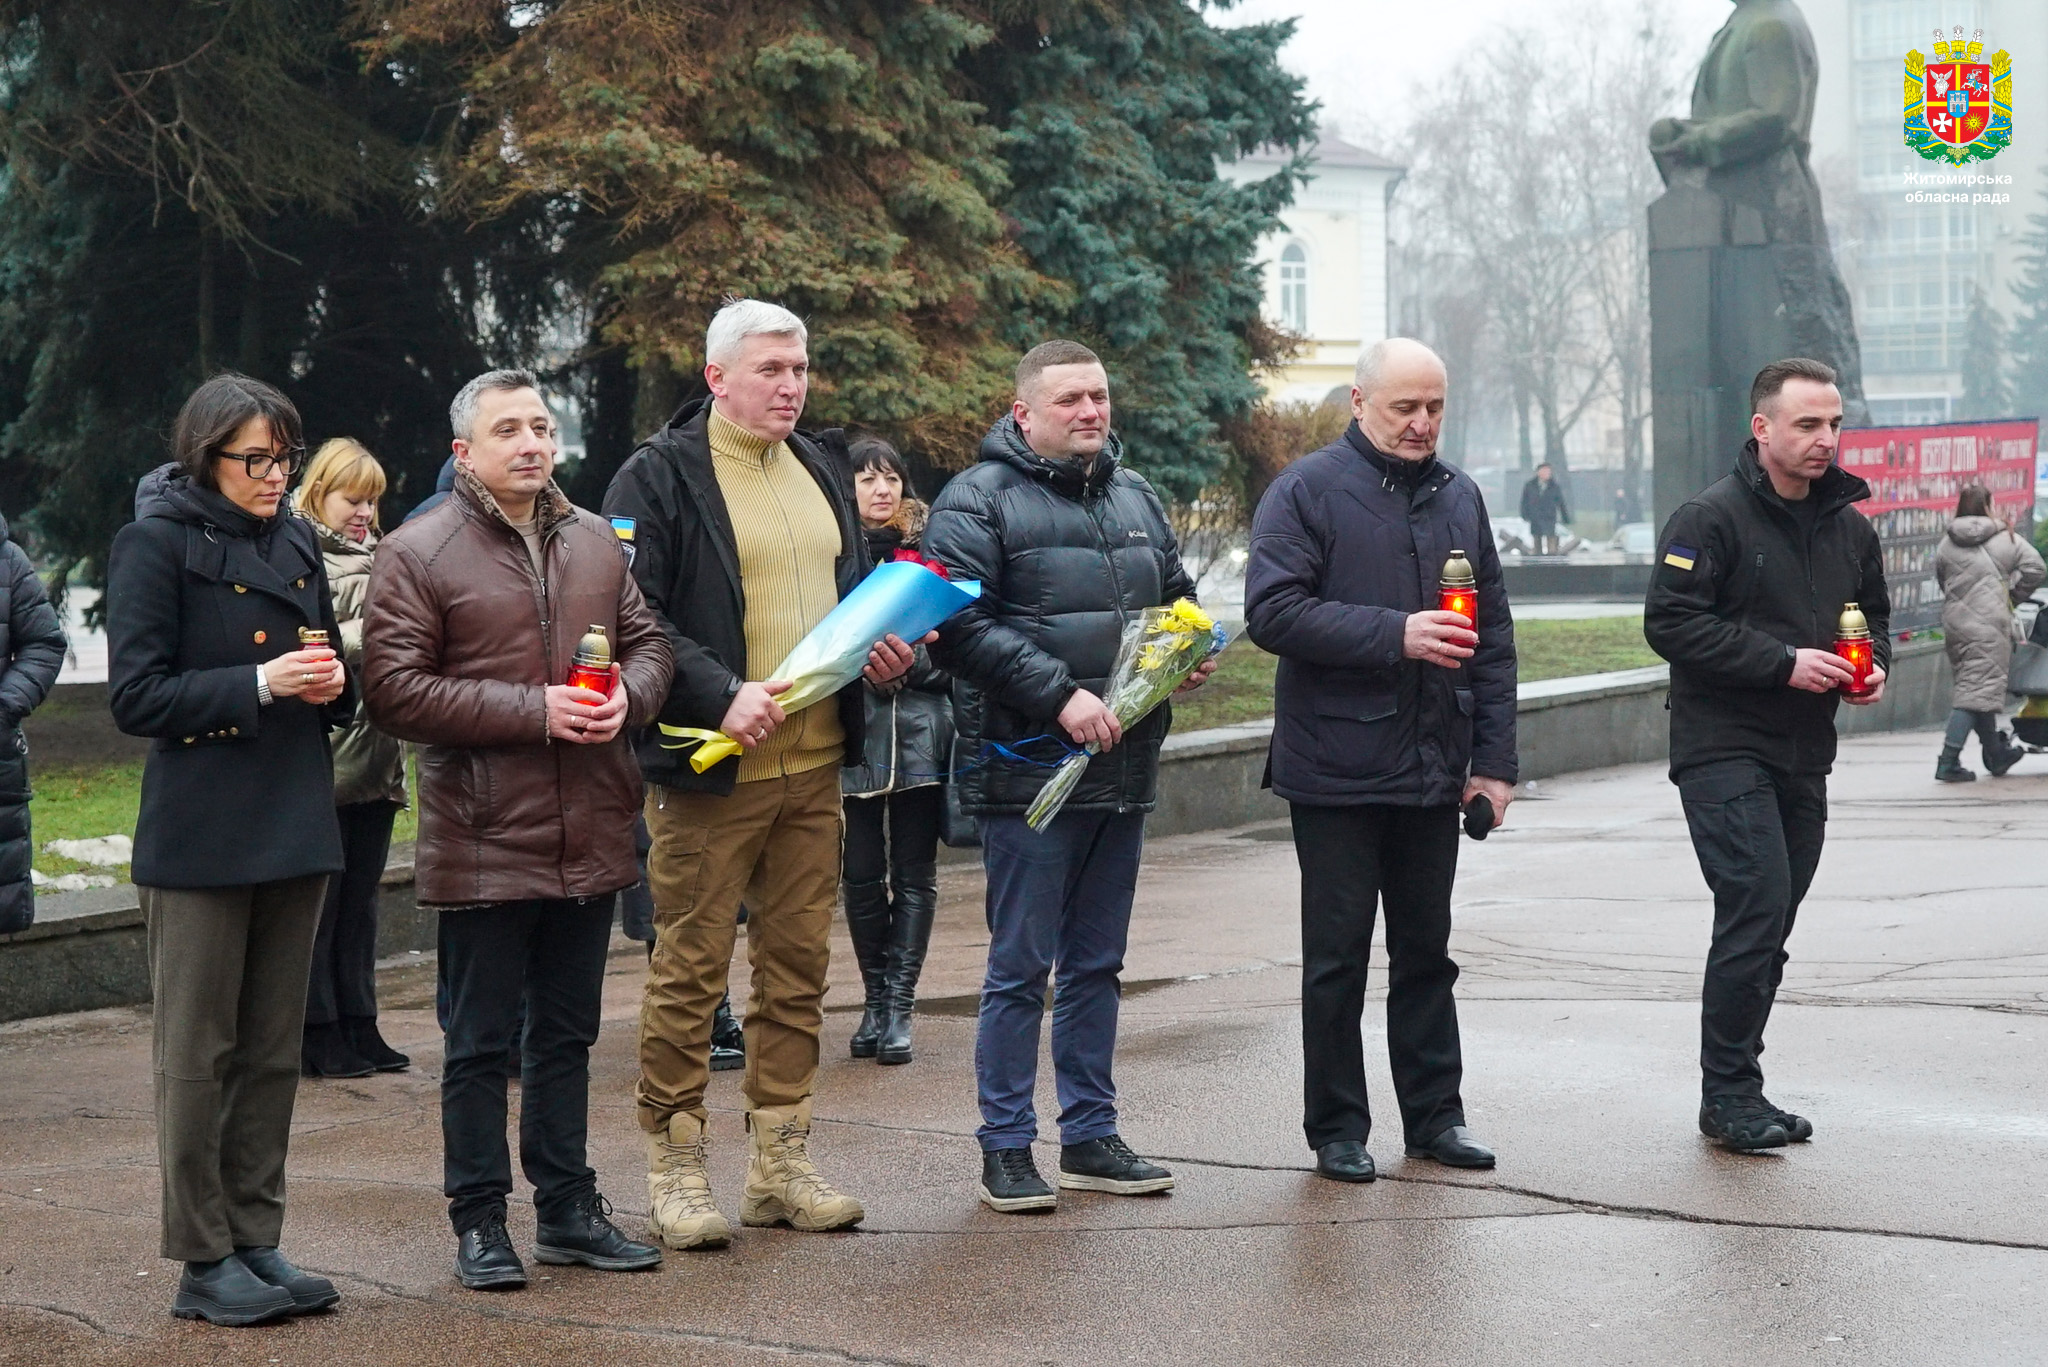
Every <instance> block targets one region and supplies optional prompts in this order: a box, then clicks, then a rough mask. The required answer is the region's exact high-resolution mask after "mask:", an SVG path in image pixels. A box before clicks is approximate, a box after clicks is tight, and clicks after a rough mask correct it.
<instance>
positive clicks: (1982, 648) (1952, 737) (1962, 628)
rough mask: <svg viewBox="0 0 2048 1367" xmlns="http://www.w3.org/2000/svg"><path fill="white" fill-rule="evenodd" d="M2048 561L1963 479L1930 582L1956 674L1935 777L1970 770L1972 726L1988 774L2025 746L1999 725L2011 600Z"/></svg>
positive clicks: (2034, 581) (1949, 779) (1960, 778)
mask: <svg viewBox="0 0 2048 1367" xmlns="http://www.w3.org/2000/svg"><path fill="white" fill-rule="evenodd" d="M2044 574H2048V567H2044V566H2043V565H2042V563H2041V554H2040V552H2038V551H2036V550H2035V549H2034V548H2033V547H2032V546H2030V545H2028V544H2027V542H2026V540H2025V539H2024V538H2023V537H2021V536H2020V535H2019V533H2017V532H2015V531H2013V529H2012V528H2011V527H2009V526H2007V525H2006V524H2005V523H2004V522H2002V521H2000V520H1999V519H1998V518H1996V517H1994V516H1992V512H1991V491H1990V490H1989V489H1987V488H1985V487H1984V486H1983V485H1981V484H1965V485H1964V486H1963V489H1962V493H1961V495H1960V496H1959V497H1958V498H1957V499H1956V515H1955V518H1954V520H1953V521H1951V522H1950V523H1949V524H1948V534H1947V535H1946V536H1944V537H1943V538H1942V539H1941V545H1940V546H1939V547H1938V548H1937V549H1936V550H1935V552H1934V582H1935V583H1936V584H1938V585H1940V586H1941V634H1942V644H1943V646H1944V647H1945V648H1946V649H1947V651H1948V663H1949V672H1950V673H1951V674H1952V675H1953V676H1954V678H1955V687H1954V690H1953V692H1952V693H1951V695H1950V698H1951V706H1953V707H1954V709H1955V710H1954V711H1953V712H1951V713H1949V718H1948V734H1947V735H1945V736H1944V737H1942V743H1941V758H1940V759H1939V760H1937V761H1936V762H1935V766H1934V777H1935V778H1936V779H1938V780H1940V781H1941V782H1943V783H1968V782H1970V781H1971V780H1972V779H1974V778H1976V777H1977V774H1976V771H1975V770H1972V769H1965V768H1964V767H1963V743H1964V742H1965V741H1967V740H1968V739H1969V738H1970V733H1971V732H1972V731H1975V732H1976V733H1977V745H1978V747H1979V749H1980V750H1981V751H1982V752H1983V755H1984V767H1985V768H1986V769H1988V770H1990V771H1991V776H1992V777H1993V778H1999V777H2002V776H2003V775H2004V774H2005V772H2006V771H2007V770H2009V769H2011V768H2012V766H2013V765H2015V764H2017V763H2019V761H2020V758H2021V756H2023V755H2025V754H2026V753H2027V752H2026V751H2025V750H2023V749H2022V748H2020V745H2019V742H2018V741H2016V740H2014V739H2013V738H2012V736H2011V734H2010V733H2006V732H2001V731H2000V730H1999V729H1998V714H1999V713H2000V712H2002V711H2004V710H2005V681H2006V675H2007V673H2008V672H2009V671H2010V670H2011V669H2012V648H2013V629H2014V620H2015V619H2014V615H2013V605H2014V604H2016V603H2018V602H2020V601H2021V600H2022V599H2024V598H2026V597H2027V595H2029V594H2031V593H2032V592H2033V591H2034V590H2035V589H2037V588H2039V587H2041V581H2042V578H2043V576H2044Z"/></svg>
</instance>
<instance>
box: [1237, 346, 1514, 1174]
mask: <svg viewBox="0 0 2048 1367" xmlns="http://www.w3.org/2000/svg"><path fill="white" fill-rule="evenodd" d="M1447 382H1448V381H1447V376H1446V374H1445V371H1444V364H1443V362H1442V361H1441V360H1440V359H1438V357H1437V355H1436V353H1435V352H1433V351H1431V350H1430V349H1429V348H1428V347H1426V346H1423V345H1422V344H1421V343H1420V342H1414V341H1409V340H1407V339H1405V338H1391V339H1389V340H1387V341H1384V342H1376V343H1374V344H1373V345H1372V346H1371V347H1369V348H1367V349H1366V351H1365V354H1364V355H1362V356H1361V357H1359V361H1358V371H1357V375H1356V378H1355V380H1354V381H1353V384H1352V387H1351V412H1352V422H1351V425H1350V427H1348V428H1347V429H1345V432H1344V435H1343V436H1342V437H1340V438H1339V439H1338V440H1337V441H1335V442H1333V443H1332V444H1331V445H1329V446H1326V447H1324V448H1323V449H1322V450H1320V451H1317V452H1314V453H1312V454H1310V455H1308V456H1305V457H1303V458H1302V459H1301V460H1298V461H1296V462H1295V463H1294V464H1292V465H1290V466H1288V467H1287V469H1286V471H1285V472H1284V473H1282V474H1281V475H1280V477H1279V478H1278V479H1276V480H1275V481H1274V482H1273V486H1272V488H1270V489H1269V490H1267V491H1266V497H1265V498H1264V499H1263V500H1262V501H1261V502H1260V504H1259V510H1258V515H1257V516H1256V518H1254V520H1253V522H1252V544H1251V559H1250V560H1249V561H1248V562H1247V565H1246V570H1245V600H1244V602H1245V629H1246V631H1247V633H1248V634H1249V635H1250V636H1251V638H1252V640H1253V641H1254V642H1255V643H1256V644H1257V645H1259V646H1260V647H1261V648H1262V649H1265V650H1269V651H1271V652H1272V653H1273V654H1275V655H1278V656H1279V657H1280V667H1279V672H1278V674H1277V676H1276V677H1275V680H1274V685H1273V710H1274V720H1273V742H1272V757H1271V760H1270V762H1269V782H1270V784H1271V786H1272V789H1273V791H1274V793H1275V794H1276V795H1278V796H1280V797H1282V798H1285V799H1286V800H1287V802H1288V804H1289V806H1290V808H1291V810H1292V813H1293V820H1294V849H1295V854H1296V857H1297V858H1298V859H1299V860H1300V863H1301V952H1302V966H1301V978H1302V987H1301V1031H1302V1053H1303V1081H1304V1083H1305V1084H1306V1100H1305V1104H1304V1106H1303V1115H1302V1129H1303V1132H1304V1134H1305V1135H1306V1137H1307V1139H1308V1144H1309V1147H1310V1148H1312V1149H1314V1150H1315V1152H1316V1171H1317V1172H1319V1173H1321V1174H1322V1175H1323V1176H1325V1177H1328V1178H1332V1179H1334V1180H1336V1181H1340V1182H1370V1181H1372V1180H1373V1178H1374V1177H1375V1176H1376V1175H1377V1169H1376V1167H1375V1166H1374V1164H1373V1160H1372V1155H1371V1153H1369V1152H1368V1151H1367V1150H1366V1147H1365V1143H1366V1139H1367V1137H1368V1136H1369V1135H1370V1134H1371V1132H1372V1110H1371V1108H1370V1107H1369V1106H1368V1105H1367V1102H1366V1094H1365V1051H1364V1045H1363V1042H1362V1038H1361V1035H1360V1031H1359V1023H1360V1019H1361V1017H1362V1016H1363V1014H1364V1011H1365V987H1366V966H1367V963H1368V961H1369V960H1370V958H1371V954H1372V932H1373V919H1374V915H1375V912H1376V911H1377V910H1378V907H1379V905H1380V904H1384V906H1385V909H1386V929H1387V936H1386V939H1387V1054H1388V1059H1389V1062H1390V1063H1391V1064H1392V1066H1393V1074H1394V1095H1395V1099H1396V1100H1397V1101H1398V1102H1399V1103H1400V1107H1401V1132H1402V1137H1403V1141H1404V1149H1405V1152H1406V1153H1407V1156H1408V1157H1410V1158H1433V1159H1435V1160H1436V1161H1437V1162H1439V1163H1443V1164H1446V1165H1448V1166H1451V1167H1459V1168H1490V1167H1492V1166H1493V1164H1494V1155H1493V1152H1492V1150H1490V1149H1488V1148H1487V1147H1486V1146H1484V1145H1483V1144H1481V1143H1479V1142H1478V1141H1477V1140H1476V1139H1474V1138H1473V1137H1472V1132H1471V1130H1470V1129H1468V1128H1467V1127H1466V1124H1465V1102H1464V1098H1463V1097H1462V1096H1461V1095H1460V1091H1459V1089H1460V1087H1461V1085H1462V1083H1463V1080H1464V1055H1463V1052H1462V1049H1461V1046H1460V1043H1459V1039H1458V1004H1457V1000H1456V998H1455V996H1454V995H1453V991H1452V989H1453V988H1454V987H1455V985H1456V984H1457V981H1458V965H1457V963H1456V962H1455V961H1454V960H1453V959H1452V958H1451V953H1450V937H1451V887H1452V883H1453V881H1454V879H1455V878H1456V876H1457V870H1458V815H1459V808H1460V807H1461V806H1463V805H1465V804H1469V803H1472V802H1473V801H1474V800H1475V799H1478V798H1484V799H1485V800H1486V803H1487V804H1488V806H1489V807H1490V808H1491V812H1490V816H1491V821H1492V824H1493V825H1499V824H1500V822H1501V821H1502V820H1503V819H1504V818H1505V817H1506V815H1507V810H1508V803H1509V802H1511V801H1512V800H1513V799H1514V792H1515V779H1516V777H1517V772H1518V771H1517V767H1516V764H1517V762H1516V756H1515V626H1514V622H1513V620H1512V619H1511V617H1510V616H1509V613H1508V600H1507V589H1506V587H1505V585H1504V583H1503V581H1502V579H1501V572H1500V557H1499V555H1498V554H1497V553H1496V551H1495V550H1494V544H1493V533H1492V529H1491V528H1490V527H1489V526H1488V525H1487V521H1486V504H1485V500H1484V499H1483V498H1482V497H1481V496H1480V493H1479V487H1478V486H1477V485H1476V484H1474V483H1473V482H1472V481H1471V479H1470V478H1468V477H1467V476H1466V475H1465V474H1464V473H1463V472H1462V471H1460V470H1457V469H1455V468H1454V467H1452V466H1449V465H1446V464H1444V463H1443V462H1442V461H1440V460H1438V459H1437V458H1436V446H1437V438H1438V435H1439V433H1440V432H1441V431H1442V429H1443V410H1444V402H1445V398H1446V387H1447ZM1454 551H1462V552H1463V553H1464V554H1465V556H1466V557H1467V558H1468V559H1469V560H1470V561H1471V563H1472V567H1473V569H1474V571H1475V573H1476V574H1477V576H1478V613H1479V621H1478V624H1477V626H1478V630H1477V631H1474V630H1473V629H1472V628H1473V625H1474V624H1473V622H1472V621H1471V620H1470V619H1469V618H1466V617H1465V616H1463V615H1461V614H1459V613H1455V612H1441V611H1438V610H1437V609H1436V607H1435V603H1436V601H1437V592H1438V587H1439V584H1440V580H1441V576H1442V574H1443V569H1444V563H1445V561H1447V560H1448V559H1449V558H1450V556H1451V554H1452V552H1454Z"/></svg>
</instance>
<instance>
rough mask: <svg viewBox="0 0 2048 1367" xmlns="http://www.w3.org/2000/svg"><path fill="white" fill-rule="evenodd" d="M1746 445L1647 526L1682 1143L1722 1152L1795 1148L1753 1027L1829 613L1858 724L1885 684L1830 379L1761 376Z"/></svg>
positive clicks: (1881, 596)
mask: <svg viewBox="0 0 2048 1367" xmlns="http://www.w3.org/2000/svg"><path fill="white" fill-rule="evenodd" d="M1750 414H1751V416H1750V439H1749V441H1748V442H1747V443H1746V444H1745V445H1744V446H1743V448H1742V451H1741V452H1740V453H1739V454H1738V455H1737V456H1736V460H1735V469H1734V470H1733V471H1732V472H1731V473H1729V474H1727V475H1724V476H1723V477H1721V478H1720V479H1718V480H1716V481H1715V482H1714V483H1712V484H1710V485H1708V486H1707V487H1706V488H1705V489H1703V490H1701V491H1700V492H1699V493H1698V494H1695V495H1694V496H1693V497H1692V498H1691V499H1689V500H1688V501H1687V502H1686V503H1684V504H1683V505H1682V506H1680V508H1679V509H1678V511H1677V512H1675V513H1673V514H1672V515H1671V519H1670V521H1668V522H1666V523H1665V524H1664V530H1663V533H1662V534H1661V536H1660V537H1659V539H1658V542H1657V560H1656V563H1655V566H1654V567H1653V568H1652V570H1651V579H1650V589H1649V595H1648V598H1647V599H1646V601H1645V603H1644V606H1643V635H1644V637H1645V638H1646V639H1647V640H1648V641H1649V643H1650V648H1651V649H1652V650H1654V651H1656V652H1657V653H1658V654H1659V655H1662V656H1663V657H1664V658H1665V659H1667V660H1669V661H1670V662H1671V699H1670V704H1669V706H1670V708H1671V781H1672V782H1673V783H1676V784H1677V785H1678V796H1679V800H1680V801H1681V802H1682V803H1683V804H1684V807H1685V824H1686V827H1687V829H1688V830H1689V831H1690V832H1691V833H1692V845H1693V852H1694V853H1695V854H1696V855H1698V856H1699V861H1700V872H1701V873H1702V874H1703V875H1704V876H1705V877H1706V880H1707V886H1708V887H1709V888H1710V889H1712V891H1713V894H1714V930H1713V943H1712V946H1711V947H1710V948H1709V949H1708V951H1707V969H1706V980H1705V982H1704V984H1703V986H1702V988H1701V992H1700V1093H1701V1100H1700V1113H1699V1126H1700V1133H1702V1134H1704V1135H1706V1136H1707V1137H1708V1138H1709V1139H1712V1140H1713V1141H1715V1142H1716V1143H1718V1144H1720V1145H1722V1146H1723V1147H1724V1148H1729V1149H1734V1150H1737V1151H1744V1152H1746V1151H1749V1150H1754V1149H1770V1148H1779V1147H1782V1146H1783V1145H1784V1144H1786V1143H1788V1142H1791V1141H1794V1140H1806V1139H1809V1138H1811V1137H1812V1136H1813V1124H1812V1122H1811V1121H1809V1120H1807V1119H1806V1118H1805V1117H1804V1116H1800V1115H1795V1114H1793V1113H1792V1112H1790V1111H1787V1110H1785V1109H1783V1108H1782V1107H1778V1106H1774V1105H1772V1104H1771V1102H1770V1101H1769V1100H1768V1099H1766V1097H1765V1096H1764V1072H1763V1067H1762V1065H1761V1064H1760V1063H1759V1062H1758V1060H1759V1058H1760V1057H1761V1055H1762V1054H1763V1051H1764V1025H1765V1023H1766V1022H1767V1021H1769V1020H1770V1016H1771V1003H1772V1002H1773V1001H1775V1000H1776V999H1777V994H1778V986H1779V984H1780V983H1781V982H1782V981H1783V980H1784V976H1785V964H1786V962H1787V961H1788V959H1789V958H1790V956H1789V954H1788V953H1787V952H1786V948H1785V946H1786V944H1787V942H1788V941H1789V939H1790V938H1791V935H1792V923H1793V921H1794V920H1795V919H1796V918H1797V916H1798V914H1799V904H1800V902H1801V901H1803V900H1804V899H1805V897H1806V891H1807V888H1808V887H1809V886H1811V885H1812V883H1813V874H1814V870H1815V869H1816V868H1817V867H1819V864H1820V850H1821V842H1822V840H1823V839H1824V838H1825V836H1826V834H1827V819H1828V771H1829V770H1830V769H1831V768H1833V767H1834V762H1835V707H1836V705H1837V703H1838V701H1839V700H1840V697H1841V694H1840V693H1839V691H1838V690H1840V689H1841V688H1843V687H1844V686H1846V685H1848V684H1850V683H1853V682H1854V681H1855V673H1854V667H1853V666H1852V665H1851V664H1850V663H1849V661H1847V660H1845V659H1843V658H1842V657H1841V656H1839V655H1837V654H1835V653H1834V651H1833V648H1832V647H1833V645H1834V637H1835V629H1836V623H1837V622H1838V620H1839V617H1838V614H1839V613H1840V612H1841V611H1842V608H1843V606H1844V605H1845V604H1847V603H1855V604H1857V605H1858V606H1859V607H1860V608H1861V609H1862V612H1863V615H1864V617H1865V619H1866V620H1867V621H1868V622H1869V624H1870V637H1871V645H1872V647H1873V650H1872V654H1873V660H1874V664H1875V668H1874V669H1873V670H1872V672H1871V675H1870V683H1871V691H1870V692H1868V693H1867V694H1865V695H1864V696H1862V697H1854V698H1850V699H1849V702H1850V703H1851V704H1852V705H1856V706H1864V707H1868V706H1870V705H1871V704H1873V703H1875V702H1877V701H1878V700H1879V699H1881V698H1882V697H1883V696H1884V679H1885V671H1886V670H1887V669H1889V668H1890V667H1891V598H1890V596H1889V594H1888V592H1887V591H1886V588H1885V582H1884V559H1883V555H1882V551H1881V549H1880V547H1879V545H1878V539H1877V532H1876V530H1875V529H1873V528H1872V527H1871V525H1870V523H1869V521H1868V520H1867V519H1866V518H1865V517H1864V516H1863V514H1862V513H1860V512H1858V511H1856V508H1855V506H1854V505H1855V504H1857V503H1859V502H1861V501H1862V500H1864V499H1867V498H1869V497H1870V486H1869V485H1868V484H1865V483H1864V482H1863V481H1862V480H1861V479H1858V478H1857V477H1856V476H1855V475H1852V474H1850V473H1849V472H1848V471H1847V470H1844V469H1842V468H1841V467H1840V466H1839V465H1837V464H1835V452H1836V449H1837V448H1838V447H1839V446H1840V444H1841V431H1842V394H1841V391H1840V390H1839V389H1838V388H1836V386H1835V372H1834V370H1833V369H1832V368H1831V367H1829V366H1827V365H1824V364H1822V363H1821V362H1819V361H1813V360H1807V359H1804V358H1799V357H1794V358H1792V359H1790V360H1784V361H1773V362H1772V363H1771V364H1769V365H1767V366H1765V367H1764V368H1763V369H1762V370H1760V371H1758V372H1757V376H1756V380H1755V382H1754V383H1752V384H1751V386H1750Z"/></svg>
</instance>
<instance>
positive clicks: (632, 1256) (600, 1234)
mask: <svg viewBox="0 0 2048 1367" xmlns="http://www.w3.org/2000/svg"><path fill="white" fill-rule="evenodd" d="M611 1215H612V1203H611V1202H609V1201H607V1200H605V1199H604V1197H602V1196H600V1195H599V1194H598V1193H596V1192H594V1191H593V1192H591V1193H590V1194H589V1195H587V1196H585V1197H584V1198H583V1199H582V1200H581V1201H579V1202H577V1203H576V1205H575V1206H574V1207H572V1208H571V1209H570V1210H569V1211H568V1212H567V1214H566V1215H565V1216H564V1217H563V1218H562V1220H561V1221H560V1222H559V1223H556V1222H552V1221H551V1222H549V1223H547V1224H543V1225H542V1226H540V1228H539V1229H537V1230H535V1231H534V1240H533V1260H534V1261H535V1262H539V1263H552V1264H554V1265H556V1266H558V1267H561V1266H567V1265H568V1264H570V1263H581V1264H583V1266H585V1267H594V1268H596V1269H597V1270H598V1271H600V1272H639V1271H641V1270H643V1269H645V1268H650V1267H660V1266H661V1250H660V1249H658V1248H656V1247H655V1246H654V1245H653V1244H642V1243H635V1242H634V1241H633V1240H631V1239H628V1238H627V1237H626V1236H625V1235H623V1234H621V1233H619V1229H618V1226H617V1225H614V1224H613V1223H612V1220H611Z"/></svg>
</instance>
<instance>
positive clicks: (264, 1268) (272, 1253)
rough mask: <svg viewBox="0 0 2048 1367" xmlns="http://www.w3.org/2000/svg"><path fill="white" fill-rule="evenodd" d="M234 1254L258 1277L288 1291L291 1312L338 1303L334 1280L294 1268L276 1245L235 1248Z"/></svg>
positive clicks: (339, 1296) (301, 1313)
mask: <svg viewBox="0 0 2048 1367" xmlns="http://www.w3.org/2000/svg"><path fill="white" fill-rule="evenodd" d="M235 1256H236V1257H237V1258H240V1259H241V1260H242V1266H244V1267H246V1268H248V1269H249V1270H250V1271H251V1272H254V1273H255V1274H256V1276H257V1277H258V1278H259V1279H261V1280H263V1281H266V1282H268V1283H270V1285H272V1286H279V1287H283V1288H284V1289H285V1290H286V1291H287V1292H289V1293H291V1298H292V1313H293V1314H294V1315H305V1314H310V1313H311V1312H312V1311H315V1310H327V1309H331V1308H332V1307H334V1306H336V1305H339V1304H340V1303H341V1292H339V1291H337V1290H335V1289H334V1283H333V1282H330V1281H328V1280H327V1278H325V1277H316V1276H314V1275H313V1274H312V1273H310V1272H304V1271H301V1270H300V1269H298V1268H296V1267H293V1266H292V1265H291V1263H290V1262H288V1261H286V1259H285V1256H284V1254H282V1253H279V1252H278V1251H277V1250H276V1249H275V1248H238V1249H236V1250H235Z"/></svg>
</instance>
